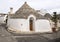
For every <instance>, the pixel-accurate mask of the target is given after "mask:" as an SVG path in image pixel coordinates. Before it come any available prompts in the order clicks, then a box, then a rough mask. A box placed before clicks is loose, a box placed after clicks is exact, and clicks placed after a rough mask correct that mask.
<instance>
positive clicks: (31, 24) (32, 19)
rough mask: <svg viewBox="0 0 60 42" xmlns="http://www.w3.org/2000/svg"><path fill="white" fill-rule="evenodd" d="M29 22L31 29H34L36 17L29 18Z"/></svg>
mask: <svg viewBox="0 0 60 42" xmlns="http://www.w3.org/2000/svg"><path fill="white" fill-rule="evenodd" d="M29 23H30V31H33V26H34V25H33V23H34V18H32V17H31V18H30V20H29Z"/></svg>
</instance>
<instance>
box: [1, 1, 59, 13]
mask: <svg viewBox="0 0 60 42" xmlns="http://www.w3.org/2000/svg"><path fill="white" fill-rule="evenodd" d="M25 1H26V2H27V3H28V4H29V5H30V6H31V7H32V8H34V9H36V10H40V9H46V10H48V11H49V12H51V11H59V10H60V0H0V13H8V12H9V8H10V7H13V8H14V12H15V11H16V10H17V9H18V8H20V7H21V6H22V5H23V4H24V2H25ZM51 9H52V10H51Z"/></svg>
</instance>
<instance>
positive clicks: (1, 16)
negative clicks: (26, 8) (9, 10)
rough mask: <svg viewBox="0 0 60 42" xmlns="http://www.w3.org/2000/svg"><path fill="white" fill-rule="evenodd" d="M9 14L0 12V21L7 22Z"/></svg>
mask: <svg viewBox="0 0 60 42" xmlns="http://www.w3.org/2000/svg"><path fill="white" fill-rule="evenodd" d="M6 16H7V14H4V13H0V23H5V21H6Z"/></svg>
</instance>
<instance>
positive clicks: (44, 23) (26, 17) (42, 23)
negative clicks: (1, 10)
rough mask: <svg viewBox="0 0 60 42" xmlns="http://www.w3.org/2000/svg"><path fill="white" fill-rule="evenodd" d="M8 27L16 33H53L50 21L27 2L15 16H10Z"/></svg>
mask: <svg viewBox="0 0 60 42" xmlns="http://www.w3.org/2000/svg"><path fill="white" fill-rule="evenodd" d="M11 9H13V8H11ZM11 9H10V10H11ZM10 13H11V12H10ZM7 26H8V30H11V31H15V32H17V31H19V32H51V27H50V23H49V21H48V20H47V19H46V18H45V17H44V16H42V15H41V14H39V13H38V12H37V11H36V10H35V9H33V8H31V7H30V6H29V5H28V4H27V3H26V2H25V3H24V4H23V5H22V7H21V8H19V9H18V10H17V11H16V12H15V14H12V13H11V14H9V15H8V23H7Z"/></svg>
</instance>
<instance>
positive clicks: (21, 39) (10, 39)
mask: <svg viewBox="0 0 60 42" xmlns="http://www.w3.org/2000/svg"><path fill="white" fill-rule="evenodd" d="M5 27H6V26H5V25H4V24H2V25H0V42H58V41H60V31H59V32H57V33H34V34H11V33H9V32H8V31H7V30H6V29H5ZM55 38H58V39H55Z"/></svg>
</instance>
